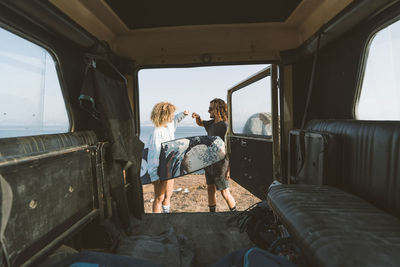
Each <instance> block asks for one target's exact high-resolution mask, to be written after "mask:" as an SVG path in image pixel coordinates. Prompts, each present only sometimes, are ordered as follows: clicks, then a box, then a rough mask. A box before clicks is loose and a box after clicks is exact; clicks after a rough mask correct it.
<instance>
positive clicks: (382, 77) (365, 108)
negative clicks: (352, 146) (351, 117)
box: [356, 21, 400, 120]
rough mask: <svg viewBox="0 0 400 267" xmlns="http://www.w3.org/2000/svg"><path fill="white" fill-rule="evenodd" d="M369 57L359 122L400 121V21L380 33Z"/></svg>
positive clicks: (362, 89) (361, 97)
mask: <svg viewBox="0 0 400 267" xmlns="http://www.w3.org/2000/svg"><path fill="white" fill-rule="evenodd" d="M367 53H368V57H367V58H366V65H365V72H364V79H363V82H362V84H361V88H360V90H361V91H360V98H359V101H358V105H357V108H356V118H357V119H361V120H400V21H397V22H395V23H393V24H391V25H390V26H388V27H386V28H384V29H382V30H380V31H379V32H378V33H376V34H375V35H374V36H373V38H372V40H371V41H370V45H369V49H368V50H367Z"/></svg>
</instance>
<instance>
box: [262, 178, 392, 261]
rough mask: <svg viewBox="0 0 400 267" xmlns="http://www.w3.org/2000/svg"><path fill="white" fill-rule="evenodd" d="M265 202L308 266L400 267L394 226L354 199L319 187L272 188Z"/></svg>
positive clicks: (385, 216)
mask: <svg viewBox="0 0 400 267" xmlns="http://www.w3.org/2000/svg"><path fill="white" fill-rule="evenodd" d="M268 202H269V204H270V206H271V208H272V209H273V211H274V212H275V213H276V214H277V215H278V216H279V217H280V218H281V220H282V222H283V224H284V225H285V226H286V227H287V229H288V231H289V232H290V234H291V235H292V237H293V238H294V240H295V241H296V243H297V244H298V246H299V247H300V248H301V249H302V252H303V253H304V255H305V257H306V260H307V263H308V265H309V266H400V220H399V219H398V218H396V217H394V216H392V215H390V214H388V213H386V212H384V211H382V210H380V209H378V208H376V207H374V206H373V205H371V204H369V203H368V202H366V201H365V200H363V199H361V198H359V197H357V196H354V195H351V194H348V193H346V192H344V191H342V190H340V189H337V188H334V187H330V186H323V185H297V184H296V185H277V186H274V187H271V188H270V190H269V192H268Z"/></svg>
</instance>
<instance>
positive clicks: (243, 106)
mask: <svg viewBox="0 0 400 267" xmlns="http://www.w3.org/2000/svg"><path fill="white" fill-rule="evenodd" d="M232 130H233V132H234V133H235V134H246V135H262V136H272V116H271V77H270V76H267V77H265V78H263V79H261V80H259V81H257V82H254V83H252V84H250V85H248V86H246V87H244V88H242V89H240V90H238V91H235V92H233V93H232Z"/></svg>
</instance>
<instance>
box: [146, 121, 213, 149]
mask: <svg viewBox="0 0 400 267" xmlns="http://www.w3.org/2000/svg"><path fill="white" fill-rule="evenodd" d="M153 130H154V126H141V127H140V140H141V141H142V142H143V143H144V144H145V146H147V142H148V140H149V136H150V135H151V133H152V132H153ZM200 135H207V132H206V130H205V129H204V127H200V126H180V125H178V127H177V128H176V131H175V139H179V138H183V137H190V136H200Z"/></svg>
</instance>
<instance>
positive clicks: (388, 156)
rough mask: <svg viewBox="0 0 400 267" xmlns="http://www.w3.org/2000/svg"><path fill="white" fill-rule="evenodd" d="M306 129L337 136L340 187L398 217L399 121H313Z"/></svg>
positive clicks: (399, 193)
mask: <svg viewBox="0 0 400 267" xmlns="http://www.w3.org/2000/svg"><path fill="white" fill-rule="evenodd" d="M307 130H311V131H319V132H327V133H331V134H335V135H337V136H338V137H339V138H340V143H341V147H342V151H341V156H340V158H341V165H342V166H341V169H342V170H341V172H340V173H341V175H340V177H337V179H341V181H340V182H339V183H338V184H342V186H341V187H342V189H344V190H346V191H348V192H350V193H353V194H356V195H358V196H360V197H362V198H364V199H365V200H367V201H369V202H370V203H372V204H374V205H375V206H377V207H379V208H381V209H384V210H386V211H388V212H390V213H392V214H394V215H396V216H400V122H399V121H356V120H312V121H310V122H309V123H308V124H307Z"/></svg>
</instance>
